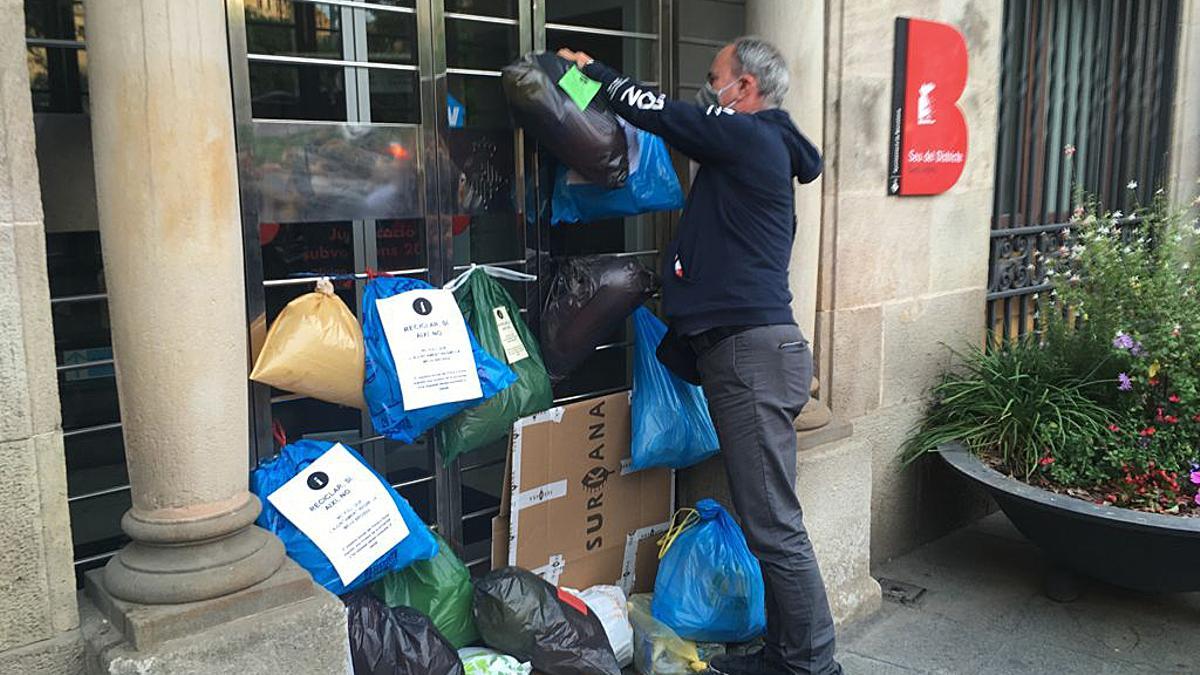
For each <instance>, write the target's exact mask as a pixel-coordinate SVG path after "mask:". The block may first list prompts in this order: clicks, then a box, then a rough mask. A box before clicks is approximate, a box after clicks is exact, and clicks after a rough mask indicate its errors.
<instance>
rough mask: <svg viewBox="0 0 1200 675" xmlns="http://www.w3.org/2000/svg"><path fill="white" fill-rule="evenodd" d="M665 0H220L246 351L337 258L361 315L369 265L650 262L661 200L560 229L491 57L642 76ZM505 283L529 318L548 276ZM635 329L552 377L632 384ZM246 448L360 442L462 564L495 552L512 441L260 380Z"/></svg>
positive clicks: (652, 65) (665, 50)
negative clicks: (392, 427)
mask: <svg viewBox="0 0 1200 675" xmlns="http://www.w3.org/2000/svg"><path fill="white" fill-rule="evenodd" d="M670 5H671V3H670V2H669V0H607V1H606V0H599V1H597V0H591V1H584V0H567V1H559V0H549V1H548V2H545V3H543V2H541V0H378V1H370V2H366V1H359V0H324V1H322V2H317V1H313V0H227V8H228V14H229V26H230V31H229V36H230V54H231V64H232V70H233V75H234V76H233V82H234V100H235V108H236V111H235V112H236V115H235V116H236V122H237V125H238V151H239V162H240V179H241V190H242V210H243V228H244V233H245V238H246V247H245V250H246V287H247V305H248V311H249V331H250V338H251V344H252V349H253V351H254V353H255V354H257V351H258V349H259V348H260V347H261V344H262V340H263V338H264V337H265V334H266V329H267V326H269V325H270V323H271V321H273V320H274V318H275V317H276V316H277V315H278V313H279V311H280V310H281V309H282V308H283V307H284V306H285V305H286V304H287V302H288V301H290V300H291V299H293V298H295V297H297V296H299V295H301V294H303V293H306V292H309V291H310V290H312V288H313V281H314V278H315V277H318V276H331V277H332V278H333V279H334V281H335V289H336V292H337V293H338V294H339V296H340V297H342V299H343V300H345V302H346V304H347V305H348V306H349V307H351V308H352V309H353V310H354V311H355V313H356V314H358V313H359V311H360V304H361V299H362V291H363V287H364V284H365V282H366V277H367V273H368V270H380V271H387V272H392V273H396V274H402V275H405V276H412V277H417V278H421V279H425V280H427V281H428V282H430V283H431V284H434V285H441V284H443V283H445V282H446V281H448V280H449V279H450V278H452V277H453V276H454V275H456V274H458V273H460V272H461V271H463V270H465V269H467V267H468V266H469V265H470V264H472V263H487V264H491V265H499V266H504V267H509V268H511V269H516V270H521V271H527V272H529V273H532V274H539V273H540V274H545V273H548V272H549V270H550V261H551V260H552V259H554V258H560V257H562V256H571V255H611V256H634V257H637V258H639V259H641V260H643V262H645V264H647V265H648V266H651V267H655V266H656V265H657V258H656V256H657V251H658V249H659V248H661V244H662V243H663V241H664V239H665V237H666V234H667V230H668V228H669V225H670V222H671V216H670V215H669V214H666V215H665V214H658V215H654V216H641V217H637V218H625V219H620V218H618V219H612V220H609V221H603V222H599V223H590V224H587V225H576V226H567V227H561V228H559V227H552V226H551V225H550V224H549V218H548V213H547V211H546V209H545V208H544V206H545V204H547V203H548V199H549V191H550V187H551V183H552V181H551V178H552V176H553V174H552V173H550V172H551V171H552V170H553V160H552V159H551V158H549V157H548V156H547V155H545V154H544V153H542V152H541V151H540V150H539V149H538V147H537V144H536V143H534V142H533V141H532V140H531V139H528V138H527V137H526V136H525V135H524V134H523V133H522V132H521V131H520V130H516V129H514V128H513V126H512V123H511V121H510V118H509V114H508V110H507V105H506V102H505V100H504V95H503V92H502V89H501V79H500V77H501V69H502V68H503V67H504V66H505V65H507V64H508V63H511V62H512V61H514V60H515V59H517V58H518V57H519V56H520V55H521V54H523V53H525V52H528V51H530V50H533V49H547V48H549V49H557V48H558V47H560V46H572V47H574V48H576V49H583V50H585V51H588V52H589V53H591V54H593V55H594V56H596V57H597V58H599V59H602V60H604V61H606V62H608V63H610V64H612V65H613V66H614V67H617V68H619V69H623V70H625V71H626V72H628V73H630V74H631V75H634V76H636V77H639V78H641V79H643V80H646V81H650V82H654V83H656V84H661V83H663V82H664V80H666V79H668V78H669V76H670V72H671V68H670V66H669V64H670V61H671V59H670V56H669V44H668V43H669V40H667V39H666V38H665V36H667V35H670V25H671V21H670V16H671V13H670ZM502 283H504V284H505V285H506V287H507V288H508V290H509V292H510V293H512V295H513V297H514V298H515V299H516V300H517V301H518V302H519V303H520V304H521V305H522V313H523V314H524V315H525V316H526V318H527V319H528V320H529V321H530V323H531V325H532V327H533V329H534V330H535V331H536V330H537V316H536V315H537V312H536V311H534V312H532V313H531V312H529V309H530V308H532V309H534V310H536V309H537V308H538V307H540V306H541V305H542V303H543V301H544V298H543V297H542V295H543V289H544V288H545V287H546V285H545V284H541V283H528V284H520V283H512V282H502ZM629 347H630V341H629V334H628V331H627V330H624V331H621V332H619V333H618V334H617V335H616V336H614V337H613V339H612V340H611V341H609V342H608V343H607V344H605V345H602V346H601V347H600V348H599V349H598V350H597V353H596V354H595V356H594V357H593V358H592V359H590V360H589V362H587V363H586V364H585V365H584V366H582V367H581V368H580V369H579V371H578V373H577V374H576V375H575V376H573V377H572V378H570V379H569V380H567V381H566V382H563V383H561V384H560V385H559V386H558V387H557V388H556V392H555V394H556V397H557V400H558V402H560V403H565V402H569V401H573V400H578V399H582V398H587V397H589V396H594V395H597V394H602V393H608V392H614V391H620V390H621V389H624V388H627V387H628V386H629V372H630V360H629V359H630V353H629V352H630V350H629ZM251 391H252V411H251V412H252V420H253V427H254V439H253V441H254V442H253V446H254V447H253V449H252V460H253V461H255V462H256V461H257V460H258V459H259V458H265V457H269V456H270V455H272V454H274V452H275V451H276V445H275V444H274V442H273V440H272V433H271V429H272V424H273V423H274V422H278V423H279V424H281V425H282V426H283V428H284V429H285V430H286V432H287V435H288V437H289V438H290V439H298V438H318V439H327V440H336V441H341V442H344V443H347V444H349V445H352V446H353V447H355V448H357V449H358V450H359V451H360V452H362V453H363V455H364V456H365V457H366V458H367V459H368V461H370V462H371V463H372V464H373V465H374V466H375V467H376V468H377V469H378V470H379V471H380V472H381V473H382V474H384V475H385V476H386V477H387V479H388V480H389V481H390V482H391V483H392V484H393V485H395V486H396V488H397V489H398V490H399V491H400V493H401V494H403V495H404V496H405V498H406V499H408V500H409V502H410V503H412V505H413V507H414V508H415V509H416V510H417V512H418V513H419V514H420V515H421V516H422V517H423V518H425V520H426V521H427V522H429V523H430V524H436V526H437V527H438V528H439V530H440V531H441V532H442V533H443V535H445V536H446V537H447V539H449V540H450V541H451V542H452V543H453V544H454V545H455V547H456V548H457V549H459V552H460V553H461V554H462V556H463V559H464V560H465V561H466V562H467V563H468V565H470V566H471V567H472V569H473V570H474V571H477V572H478V571H483V570H486V569H487V568H488V565H489V552H490V540H491V519H492V517H494V516H495V515H496V514H497V513H498V512H499V505H500V495H501V491H502V489H503V486H504V476H503V469H504V458H505V451H506V443H505V442H504V441H500V442H497V443H494V444H492V445H491V446H489V447H485V448H480V449H478V450H476V451H473V452H471V453H467V454H466V455H463V456H462V457H460V458H459V459H458V460H456V462H455V463H453V464H452V465H450V466H448V467H443V465H442V461H441V458H440V456H439V455H438V453H437V449H436V447H435V441H434V439H433V438H432V436H431V435H429V436H426V438H424V439H422V440H421V441H419V442H417V443H414V444H412V445H405V444H402V443H399V442H397V441H392V440H390V439H386V438H384V437H382V436H380V435H378V434H376V433H375V432H374V430H373V429H372V427H371V423H370V419H369V416H367V415H366V414H365V413H363V412H360V411H358V410H354V409H351V408H344V407H340V406H337V405H333V404H327V403H323V402H320V401H315V400H312V399H308V398H304V397H298V396H295V395H291V394H288V393H287V392H282V391H275V390H271V389H270V388H269V387H265V386H262V385H257V384H252V385H251Z"/></svg>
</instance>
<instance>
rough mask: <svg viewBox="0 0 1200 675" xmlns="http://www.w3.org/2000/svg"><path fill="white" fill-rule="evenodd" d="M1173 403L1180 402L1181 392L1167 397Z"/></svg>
mask: <svg viewBox="0 0 1200 675" xmlns="http://www.w3.org/2000/svg"><path fill="white" fill-rule="evenodd" d="M1167 400H1168V401H1170V402H1171V403H1179V400H1180V399H1179V394H1171V398H1169V399H1167Z"/></svg>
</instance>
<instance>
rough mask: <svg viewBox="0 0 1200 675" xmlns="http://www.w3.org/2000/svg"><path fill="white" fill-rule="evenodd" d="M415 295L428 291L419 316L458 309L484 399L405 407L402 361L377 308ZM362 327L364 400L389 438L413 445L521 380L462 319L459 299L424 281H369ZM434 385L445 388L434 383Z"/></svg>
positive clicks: (419, 298) (417, 309)
mask: <svg viewBox="0 0 1200 675" xmlns="http://www.w3.org/2000/svg"><path fill="white" fill-rule="evenodd" d="M409 291H426V293H425V294H423V295H422V294H415V295H414V298H415V299H414V301H413V307H412V309H413V311H414V312H415V314H417V315H420V314H425V315H428V316H431V317H433V316H438V315H441V312H442V310H443V309H449V307H450V306H451V305H452V306H453V309H452V312H451V313H452V314H453V315H454V316H455V319H454V320H455V321H463V328H465V329H466V331H467V337H468V338H469V339H470V344H471V352H472V355H473V357H474V359H475V373H476V374H477V375H478V376H479V391H480V392H481V393H482V395H481V396H476V397H474V398H470V399H465V400H458V401H448V402H444V403H437V404H434V405H422V404H421V403H420V402H414V404H413V405H411V406H406V405H405V401H404V396H403V394H402V392H401V384H400V378H399V374H398V373H397V370H396V360H395V358H394V357H393V355H392V350H391V348H390V347H389V345H388V336H387V334H386V333H385V331H384V328H383V323H382V321H381V319H380V314H379V308H378V306H377V304H376V303H377V301H379V300H383V299H387V298H391V297H393V296H396V295H400V294H401V293H407V292H409ZM421 302H424V303H426V304H425V305H424V306H421V305H419V304H418V303H421ZM433 303H437V304H436V305H435V304H433ZM362 323H363V343H364V345H365V346H366V374H365V376H364V378H363V396H364V398H366V401H367V410H368V411H369V412H370V413H371V423H372V424H373V425H375V430H376V431H378V432H379V433H381V434H383V435H384V436H387V437H388V438H392V439H395V440H398V441H401V442H403V443H412V442H413V441H415V440H416V439H418V438H420V436H421V434H423V433H425V432H426V431H427V430H429V429H431V428H432V427H433V426H435V425H436V424H437V423H439V422H441V421H442V420H445V419H448V418H450V417H452V416H454V415H456V414H458V413H459V412H461V411H462V410H465V409H467V408H470V407H472V406H476V405H479V404H480V403H483V402H484V401H486V400H488V399H490V398H491V397H493V396H495V395H496V394H498V393H499V392H501V391H503V390H504V389H506V388H507V387H508V386H509V385H511V384H512V383H513V382H516V381H517V376H516V374H515V373H513V371H512V369H511V368H509V367H508V366H506V365H505V364H503V363H501V362H500V361H499V360H497V359H496V358H495V357H493V356H492V355H491V354H489V353H488V352H487V350H485V349H484V348H483V347H481V346H480V345H479V340H477V339H476V338H475V334H474V333H472V332H471V328H470V326H467V325H466V322H465V321H464V320H463V319H462V312H461V310H459V308H458V304H457V303H456V302H455V300H454V294H453V293H452V292H450V291H446V290H442V289H435V288H434V287H433V286H430V285H429V284H427V283H425V282H424V281H421V280H419V279H409V278H407V277H377V278H375V279H372V280H371V281H370V282H368V283H367V287H366V290H364V291H363V301H362ZM422 330H423V329H422ZM442 384H444V383H442ZM431 386H434V387H437V386H441V385H440V384H438V383H436V382H434V383H431Z"/></svg>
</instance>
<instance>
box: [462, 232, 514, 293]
mask: <svg viewBox="0 0 1200 675" xmlns="http://www.w3.org/2000/svg"><path fill="white" fill-rule="evenodd" d="M459 218H460V219H461V220H462V227H463V229H462V231H461V232H456V235H457V236H455V238H454V264H455V265H468V264H470V263H476V264H483V263H496V262H509V261H512V260H521V259H522V258H523V257H524V255H525V248H524V232H523V231H522V230H523V228H522V227H521V223H520V222H519V221H518V220H516V219H515V218H513V217H512V216H511V215H506V214H479V215H474V216H460V217H459ZM457 224H458V222H457V221H456V225H457ZM456 230H457V228H456ZM513 297H514V298H516V297H517V296H516V295H514V296H513Z"/></svg>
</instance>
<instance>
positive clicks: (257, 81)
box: [250, 62, 346, 120]
mask: <svg viewBox="0 0 1200 675" xmlns="http://www.w3.org/2000/svg"><path fill="white" fill-rule="evenodd" d="M344 73H345V68H342V67H340V66H299V65H290V64H278V63H253V62H252V63H251V64H250V106H251V113H252V114H253V115H254V117H256V118H267V119H296V120H345V119H346V86H345V81H344Z"/></svg>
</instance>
